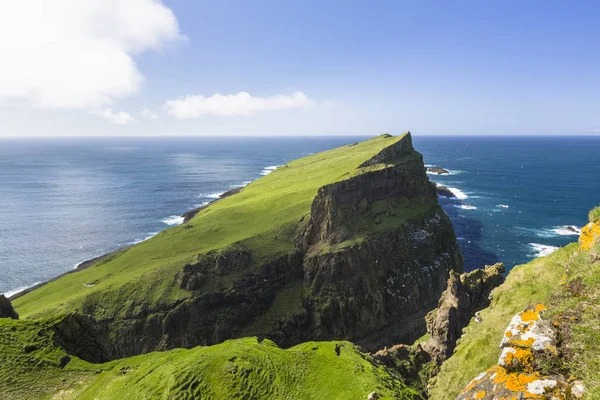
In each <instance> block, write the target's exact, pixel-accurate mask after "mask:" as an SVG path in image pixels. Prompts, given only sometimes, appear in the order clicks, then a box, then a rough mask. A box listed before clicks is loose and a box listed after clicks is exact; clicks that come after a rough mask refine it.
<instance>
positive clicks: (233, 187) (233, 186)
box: [229, 181, 252, 189]
mask: <svg viewBox="0 0 600 400" xmlns="http://www.w3.org/2000/svg"><path fill="white" fill-rule="evenodd" d="M250 183H252V181H244V182H242V183H236V184H234V185H230V186H229V187H230V188H232V189H236V188H240V187H244V186H247V185H249V184H250Z"/></svg>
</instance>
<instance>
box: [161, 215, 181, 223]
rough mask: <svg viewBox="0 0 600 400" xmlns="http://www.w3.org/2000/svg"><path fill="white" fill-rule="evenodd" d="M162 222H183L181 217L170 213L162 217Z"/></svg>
mask: <svg viewBox="0 0 600 400" xmlns="http://www.w3.org/2000/svg"><path fill="white" fill-rule="evenodd" d="M162 222H163V223H164V224H167V225H179V224H182V223H183V217H182V216H180V215H171V216H169V217H167V218H165V219H163V220H162Z"/></svg>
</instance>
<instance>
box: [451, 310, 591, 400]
mask: <svg viewBox="0 0 600 400" xmlns="http://www.w3.org/2000/svg"><path fill="white" fill-rule="evenodd" d="M545 310H546V307H545V306H544V305H543V304H537V305H535V306H532V307H529V308H528V309H526V310H525V311H523V312H520V313H518V314H517V315H515V316H514V317H513V319H512V320H511V321H510V324H509V325H508V328H506V330H505V331H504V337H503V338H502V342H501V343H500V348H501V349H502V353H501V354H500V358H499V360H498V364H497V365H495V366H493V367H492V368H490V369H488V370H487V371H485V372H483V373H481V374H479V375H478V376H477V377H476V378H475V379H473V380H472V381H471V383H469V384H468V385H467V387H466V388H465V389H463V391H462V392H461V393H460V394H459V395H458V397H457V398H456V399H457V400H470V399H482V400H493V399H579V398H582V397H583V395H584V393H585V387H584V386H583V383H582V382H581V381H578V380H575V379H573V378H572V377H566V376H564V375H561V374H559V373H551V374H550V375H546V374H544V373H543V369H544V365H549V364H550V363H552V361H553V360H556V359H557V358H558V357H559V350H558V340H557V334H556V331H555V330H554V328H553V327H552V325H551V323H550V321H548V320H546V319H544V318H542V316H543V313H544V311H545Z"/></svg>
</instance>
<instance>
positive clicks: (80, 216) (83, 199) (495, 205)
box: [0, 136, 600, 293]
mask: <svg viewBox="0 0 600 400" xmlns="http://www.w3.org/2000/svg"><path fill="white" fill-rule="evenodd" d="M360 139H361V138H356V137H328V138H326V137H310V138H300V137H291V138H289V137H288V138H240V137H236V138H231V137H229V138H225V137H222V138H214V137H211V138H206V137H205V138H202V137H200V138H86V139H73V138H69V139H45V140H44V139H11V140H6V139H3V140H0V210H1V211H0V213H1V214H0V215H1V217H0V218H1V219H0V293H2V292H4V293H6V292H14V291H15V290H17V289H19V288H23V287H27V286H30V285H32V284H35V283H37V282H40V281H44V280H47V279H49V278H52V277H54V276H56V275H57V274H60V273H63V272H65V271H68V270H70V269H72V268H73V267H74V266H75V265H76V264H77V263H79V262H81V261H83V260H85V259H89V258H91V257H95V256H98V255H101V254H104V253H106V252H109V251H111V250H114V249H116V248H119V247H121V246H125V245H128V244H131V243H135V242H139V241H141V240H144V239H146V238H148V237H150V236H152V235H154V234H156V233H157V232H159V231H160V230H162V229H165V228H168V227H169V226H172V225H174V224H177V223H178V222H180V221H181V219H180V218H179V216H180V215H181V214H182V213H183V212H185V211H186V210H188V209H190V208H193V207H197V206H198V205H201V204H203V203H205V202H207V201H210V200H212V199H214V198H215V197H217V196H218V194H219V193H222V192H224V191H226V190H229V189H230V188H233V187H236V186H240V185H243V184H244V183H246V182H248V181H251V180H253V179H257V178H259V177H260V176H261V175H263V174H266V173H268V171H269V170H270V169H269V168H268V167H273V166H276V165H281V164H284V163H286V162H287V161H290V160H292V159H295V158H298V157H302V156H304V155H307V154H310V153H316V152H319V151H323V150H326V149H329V148H333V147H337V146H340V145H344V144H348V143H352V142H354V141H356V140H360ZM414 143H415V147H416V148H417V150H418V151H420V152H421V153H423V155H424V158H425V162H426V163H427V164H431V165H436V166H441V167H445V168H448V169H449V170H450V171H451V174H450V175H448V176H436V175H431V176H430V178H431V179H432V180H434V181H438V182H440V183H443V184H445V185H447V186H449V187H452V188H454V189H453V190H455V191H456V192H457V194H459V195H460V194H461V193H462V194H464V196H461V197H464V199H462V200H447V199H440V202H441V203H442V205H443V207H444V209H445V210H446V211H447V213H448V214H449V215H450V217H451V219H452V221H453V224H454V227H455V230H456V233H457V236H458V237H459V243H460V245H461V248H462V250H463V253H464V255H465V261H466V266H467V268H468V269H472V268H475V267H479V266H482V265H483V264H485V263H488V264H489V263H492V262H495V261H497V260H501V261H504V262H505V263H506V265H507V266H509V267H512V266H513V265H515V264H519V263H523V262H525V261H528V260H529V259H532V258H534V257H535V256H536V255H539V254H541V253H544V252H548V251H551V250H552V249H553V248H554V247H556V246H562V245H564V244H567V243H569V242H571V241H574V240H576V239H577V236H576V235H571V234H570V232H568V231H567V230H566V229H565V228H564V226H565V225H575V226H577V227H581V225H583V224H584V223H585V219H586V215H587V211H588V210H589V209H590V208H591V207H592V206H593V205H595V204H598V203H600V138H599V137H577V138H572V137H571V138H566V137H561V138H556V137H555V138H528V137H518V138H514V137H487V138H486V137H419V136H415V137H414ZM465 196H466V197H465ZM544 246H545V247H544Z"/></svg>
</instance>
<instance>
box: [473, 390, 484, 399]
mask: <svg viewBox="0 0 600 400" xmlns="http://www.w3.org/2000/svg"><path fill="white" fill-rule="evenodd" d="M484 397H485V390H482V391H481V392H477V393H476V394H475V398H476V399H483V398H484Z"/></svg>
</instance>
